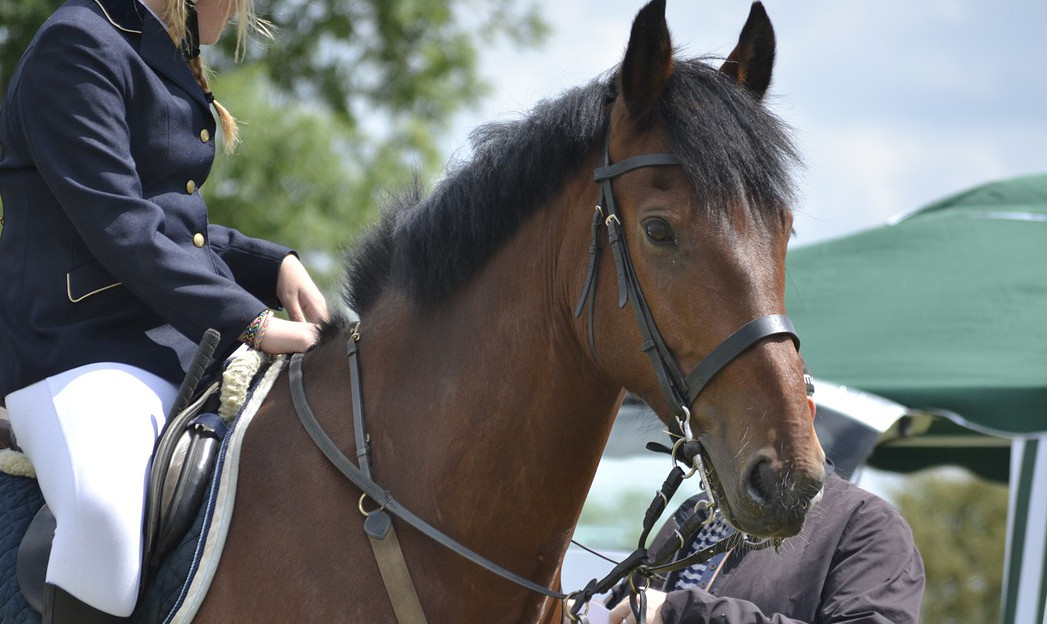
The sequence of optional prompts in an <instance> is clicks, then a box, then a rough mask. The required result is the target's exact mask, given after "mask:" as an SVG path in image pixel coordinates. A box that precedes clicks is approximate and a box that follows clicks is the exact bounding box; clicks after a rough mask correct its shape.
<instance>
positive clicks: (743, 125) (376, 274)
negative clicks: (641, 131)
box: [343, 59, 799, 314]
mask: <svg viewBox="0 0 1047 624" xmlns="http://www.w3.org/2000/svg"><path fill="white" fill-rule="evenodd" d="M616 92H617V73H616V72H614V73H609V74H606V75H604V76H601V77H598V78H596V79H595V80H593V81H591V82H590V83H589V84H587V85H584V86H582V87H576V88H574V89H571V90H568V91H567V92H566V93H565V94H564V95H562V96H561V97H559V98H557V99H554V100H545V101H542V102H539V103H538V104H537V105H536V106H535V108H534V109H533V110H532V111H531V113H530V114H529V115H527V116H526V117H524V118H522V119H518V120H513V121H506V122H498V123H491V124H487V125H484V126H481V127H479V128H478V129H476V130H475V131H474V132H473V133H472V135H471V136H470V140H471V144H472V147H473V156H472V158H471V160H469V161H467V162H464V163H461V164H459V165H458V166H456V167H454V168H453V169H452V170H451V171H449V173H448V174H447V175H446V176H445V177H444V178H443V179H442V180H441V181H440V182H439V183H438V184H437V186H436V188H435V189H434V190H433V192H432V193H431V194H430V195H429V196H428V197H423V193H422V192H421V190H420V189H419V188H418V185H417V184H416V185H415V186H414V188H413V189H411V190H409V191H408V192H406V193H404V194H401V195H400V196H399V197H397V198H394V200H393V201H392V202H390V204H389V205H387V206H385V207H384V208H383V211H382V216H381V218H380V219H379V221H378V222H377V223H376V224H375V225H373V226H371V227H370V228H369V229H368V230H367V231H366V232H365V233H364V235H363V237H362V238H361V239H360V240H359V241H358V242H357V243H356V244H355V245H354V246H353V248H351V249H350V251H349V253H348V254H347V256H346V275H347V277H346V281H345V283H344V285H343V296H344V298H345V301H346V303H347V304H348V305H349V307H350V308H352V309H353V310H355V311H356V312H357V313H359V314H363V313H365V312H366V311H367V310H368V309H369V308H370V307H371V306H372V305H373V304H374V302H375V301H376V300H377V299H378V297H379V295H380V294H381V293H382V292H383V291H385V290H386V289H387V288H390V287H393V288H397V289H400V290H402V291H403V292H404V293H406V294H407V295H408V297H409V298H410V300H411V301H412V302H413V303H414V304H415V305H417V306H419V307H425V306H430V305H436V304H438V303H439V302H441V301H443V300H444V299H446V298H447V297H448V296H449V295H450V294H451V293H452V292H453V291H454V290H455V288H456V287H457V286H458V285H460V284H462V283H463V282H465V281H466V280H468V279H469V277H470V276H471V275H473V273H474V272H475V271H477V270H478V269H479V268H480V267H481V266H482V265H483V264H484V263H485V261H486V260H487V259H488V258H489V257H490V256H491V255H492V254H493V253H494V251H495V250H497V249H498V248H499V246H500V245H501V244H502V243H503V242H505V241H506V240H507V239H508V238H509V237H510V236H512V234H513V233H514V232H515V231H516V230H517V228H518V227H519V226H520V225H521V224H522V223H524V221H526V220H527V218H528V217H529V216H531V215H532V214H533V213H534V212H535V211H536V210H538V209H539V208H541V207H542V206H544V205H545V204H546V203H548V202H549V201H550V200H551V199H553V198H554V197H555V196H556V195H557V193H559V192H560V191H561V189H562V188H563V187H564V185H565V184H566V182H567V181H568V180H569V179H571V178H573V177H574V176H575V175H577V174H578V173H579V172H578V169H579V167H580V166H581V165H582V163H583V162H585V159H586V156H587V155H589V154H590V153H592V151H593V150H594V149H596V148H597V146H598V145H599V144H600V142H601V141H602V140H603V137H604V132H605V130H606V124H607V116H608V115H607V110H608V108H607V106H606V105H607V103H608V102H609V101H610V100H611V99H613V97H614V96H615V94H616ZM659 114H660V117H661V120H662V122H663V123H664V124H665V126H666V128H667V129H668V133H669V137H670V143H671V145H672V149H673V152H674V153H675V154H676V155H677V156H679V157H680V158H681V159H682V160H683V161H684V168H685V170H686V171H687V173H688V176H689V177H690V178H691V181H692V183H693V184H694V188H695V192H696V193H697V196H698V200H699V201H700V202H701V203H702V204H703V205H704V206H705V207H706V209H707V210H709V211H710V214H713V215H715V214H718V213H719V214H724V213H726V210H728V209H729V207H730V206H732V205H734V206H737V205H745V206H748V207H749V209H750V210H753V211H755V212H756V214H761V213H762V212H766V211H773V212H775V213H778V212H781V211H783V210H786V209H787V206H788V205H789V203H790V201H791V199H792V191H793V186H792V175H791V171H792V168H793V166H794V165H796V164H797V162H798V160H799V158H798V155H797V152H796V150H795V148H794V147H793V144H792V142H791V140H790V138H789V134H788V132H787V129H786V128H785V126H784V124H783V123H782V122H781V121H780V120H778V119H777V118H776V117H775V116H774V115H772V114H771V113H769V112H768V111H767V110H766V109H765V108H763V106H761V105H760V104H759V102H757V101H756V100H755V99H754V98H753V97H752V96H751V95H750V94H749V93H748V92H747V91H745V90H744V89H742V88H741V87H739V86H738V84H737V83H736V82H734V81H733V80H731V79H729V78H727V77H726V76H724V75H723V74H721V73H719V72H718V71H717V70H716V69H714V68H713V67H711V66H709V65H707V64H705V63H704V62H702V59H689V60H683V61H679V60H678V61H677V62H676V64H675V69H674V72H673V76H672V78H671V79H670V81H669V84H668V85H667V87H666V91H665V94H664V95H663V98H662V101H661V104H660V111H659ZM594 196H595V185H594ZM582 208H585V209H590V208H591V207H579V209H582Z"/></svg>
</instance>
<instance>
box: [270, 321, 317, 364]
mask: <svg viewBox="0 0 1047 624" xmlns="http://www.w3.org/2000/svg"><path fill="white" fill-rule="evenodd" d="M319 331H320V328H319V327H317V326H316V325H314V324H313V323H298V322H295V321H288V320H285V319H282V318H278V317H275V316H272V317H270V318H269V325H268V327H267V328H266V330H265V333H264V334H262V340H261V343H260V344H259V345H258V347H259V349H261V350H262V351H264V352H266V353H270V354H272V355H279V354H281V353H301V352H302V351H305V350H307V349H308V348H309V347H311V346H313V344H315V343H316V339H317V337H318V336H319Z"/></svg>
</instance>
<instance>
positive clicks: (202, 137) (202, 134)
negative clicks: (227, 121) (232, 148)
mask: <svg viewBox="0 0 1047 624" xmlns="http://www.w3.org/2000/svg"><path fill="white" fill-rule="evenodd" d="M200 140H201V141H203V142H204V143H207V142H208V141H210V140H211V133H210V132H208V131H207V128H204V129H203V130H201V131H200Z"/></svg>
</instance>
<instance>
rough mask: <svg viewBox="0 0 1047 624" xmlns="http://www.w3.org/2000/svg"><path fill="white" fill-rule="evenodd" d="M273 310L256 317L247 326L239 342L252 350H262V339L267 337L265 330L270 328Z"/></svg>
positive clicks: (264, 311) (263, 311)
mask: <svg viewBox="0 0 1047 624" xmlns="http://www.w3.org/2000/svg"><path fill="white" fill-rule="evenodd" d="M272 314H273V312H272V310H268V309H267V310H262V313H261V314H259V315H258V316H256V317H254V320H253V321H251V324H250V325H248V326H247V329H245V330H244V332H243V333H242V334H240V337H239V338H238V340H239V341H240V342H242V343H244V344H245V345H247V346H249V347H251V348H252V349H256V350H259V351H260V350H261V349H262V337H263V336H265V330H266V329H268V328H269V317H270V316H272Z"/></svg>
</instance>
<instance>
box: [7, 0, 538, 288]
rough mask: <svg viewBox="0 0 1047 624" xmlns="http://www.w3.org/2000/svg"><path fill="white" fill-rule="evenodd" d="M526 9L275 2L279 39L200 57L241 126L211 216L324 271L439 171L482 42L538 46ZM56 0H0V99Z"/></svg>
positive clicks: (534, 19) (474, 86)
mask: <svg viewBox="0 0 1047 624" xmlns="http://www.w3.org/2000/svg"><path fill="white" fill-rule="evenodd" d="M531 2H532V0H483V1H481V0H396V1H394V2H391V1H388V0H272V2H271V3H270V4H268V5H267V7H266V11H265V14H264V15H262V17H264V18H265V19H267V20H268V21H270V22H271V23H272V24H273V25H274V26H275V29H274V40H273V41H272V42H267V41H266V42H260V41H255V42H253V43H251V44H250V45H249V46H248V48H247V50H246V53H245V59H244V60H243V65H242V68H238V66H235V65H234V63H233V57H234V55H235V44H236V42H235V39H236V37H235V36H232V33H227V35H226V36H225V37H223V39H222V40H221V42H220V44H219V45H217V46H211V47H209V48H206V49H205V50H204V55H205V58H206V59H207V61H208V63H209V64H210V65H211V66H212V67H213V68H215V69H217V70H218V76H219V77H218V78H217V79H216V80H215V81H214V83H213V84H212V88H213V90H214V91H215V93H216V94H217V95H218V98H219V99H220V101H221V102H222V103H223V104H224V105H226V106H227V107H228V108H229V109H230V110H231V112H232V113H233V114H234V115H235V116H237V117H238V118H240V119H241V120H242V121H243V122H244V123H243V126H242V130H241V136H242V138H243V143H242V145H241V147H240V148H239V153H238V154H236V155H235V156H233V157H232V158H225V157H224V156H219V157H218V158H216V163H215V171H214V172H213V174H212V177H211V179H210V181H209V183H208V184H207V185H206V186H205V188H204V189H203V192H204V193H205V195H206V197H207V199H208V206H209V208H210V210H211V212H212V216H213V217H214V220H215V221H216V222H218V223H223V224H227V225H231V226H234V227H237V228H239V229H241V230H242V231H244V232H245V233H248V234H251V235H254V236H259V237H263V238H272V239H275V240H279V241H281V242H287V243H288V244H290V245H292V246H294V247H296V248H297V249H299V250H301V251H304V252H309V251H317V252H319V253H320V254H321V260H323V261H324V262H330V260H331V256H332V254H333V252H334V251H336V250H337V247H338V246H339V245H340V244H341V243H344V242H345V241H346V240H347V239H348V238H349V237H350V235H351V234H352V233H353V232H354V231H355V230H356V229H357V228H358V227H359V226H360V225H361V224H362V223H364V222H365V221H369V220H370V217H372V216H373V215H374V214H375V213H376V212H377V208H376V204H377V200H378V198H379V197H380V195H381V194H382V193H384V192H386V191H388V190H390V189H396V188H397V187H400V186H403V185H405V184H408V183H410V182H411V181H412V179H413V178H415V177H418V178H421V179H422V180H425V179H427V178H428V177H430V176H432V175H433V174H435V173H436V172H437V170H438V168H439V166H440V164H441V163H442V159H443V156H442V154H440V150H439V148H438V147H437V139H438V138H439V136H440V134H441V133H442V132H444V131H446V129H447V128H448V125H449V124H450V121H451V120H452V119H453V116H454V114H455V113H457V112H459V111H460V110H462V109H463V108H464V107H467V106H470V105H471V104H472V103H473V102H475V101H476V100H477V99H479V98H480V97H482V96H483V95H484V94H485V93H486V91H487V88H488V87H487V85H486V84H485V83H484V81H483V80H482V79H481V78H480V77H479V75H478V72H477V59H478V54H479V50H480V49H481V48H482V46H484V45H486V44H488V43H490V42H491V41H492V40H493V39H495V38H497V37H501V36H507V37H509V38H510V39H511V40H512V41H514V42H517V43H519V44H521V45H524V44H534V43H536V42H537V41H539V40H540V39H541V37H542V36H543V35H544V33H545V31H546V27H545V25H544V24H543V23H542V21H541V20H540V19H539V18H538V16H537V10H536V8H535V6H534V5H533V4H531ZM60 3H61V0H0V95H2V92H3V91H4V90H5V89H6V85H7V82H8V80H9V79H10V76H11V73H12V71H13V69H14V67H15V65H16V63H17V61H18V59H19V58H20V56H21V54H22V52H23V51H24V49H25V48H26V46H27V45H28V43H29V41H30V40H31V38H32V37H33V35H34V33H35V32H36V29H37V28H38V27H39V25H40V24H41V23H43V21H44V20H45V19H46V18H47V16H48V15H49V14H50V13H51V12H52V11H53V10H54V9H55V8H56V7H57V6H58V5H59V4H60ZM524 3H528V4H527V5H526V6H523V7H522V8H521V7H520V6H518V5H522V4H524ZM334 272H335V271H331V272H330V273H331V274H333V273H334ZM328 283H330V280H329V279H328Z"/></svg>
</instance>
